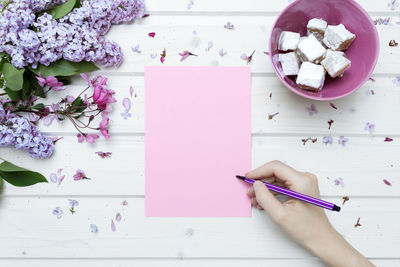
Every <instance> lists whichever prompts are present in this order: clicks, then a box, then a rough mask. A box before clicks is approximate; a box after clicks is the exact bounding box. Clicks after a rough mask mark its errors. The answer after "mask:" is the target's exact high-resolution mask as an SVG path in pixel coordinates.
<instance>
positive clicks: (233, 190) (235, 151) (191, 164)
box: [145, 67, 251, 217]
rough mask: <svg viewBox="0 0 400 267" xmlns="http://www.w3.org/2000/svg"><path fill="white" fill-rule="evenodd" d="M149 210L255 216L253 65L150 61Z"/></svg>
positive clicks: (155, 213)
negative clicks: (250, 191)
mask: <svg viewBox="0 0 400 267" xmlns="http://www.w3.org/2000/svg"><path fill="white" fill-rule="evenodd" d="M145 84H146V130H145V133H146V135H145V141H146V152H145V153H146V157H145V160H146V163H145V164H146V168H145V171H146V216H150V217H169V216H178V217H192V216H198V217H199V216H203V217H232V216H251V205H250V200H249V199H248V197H247V196H246V191H247V188H248V186H246V185H245V184H244V183H243V182H241V181H239V180H238V179H236V178H235V175H237V174H239V175H243V174H244V173H246V172H247V171H249V170H250V168H251V106H250V103H251V96H250V91H251V75H250V68H249V67H146V73H145Z"/></svg>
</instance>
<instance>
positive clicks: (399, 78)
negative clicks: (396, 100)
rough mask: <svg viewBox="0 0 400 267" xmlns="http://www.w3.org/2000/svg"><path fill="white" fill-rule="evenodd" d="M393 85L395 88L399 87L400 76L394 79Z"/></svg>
mask: <svg viewBox="0 0 400 267" xmlns="http://www.w3.org/2000/svg"><path fill="white" fill-rule="evenodd" d="M393 83H394V84H395V85H396V86H400V75H399V76H396V77H394V79H393Z"/></svg>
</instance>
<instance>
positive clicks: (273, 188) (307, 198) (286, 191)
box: [236, 175, 340, 211]
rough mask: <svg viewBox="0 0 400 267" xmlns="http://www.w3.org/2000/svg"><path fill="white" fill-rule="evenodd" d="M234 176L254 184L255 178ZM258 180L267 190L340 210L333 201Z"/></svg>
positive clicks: (329, 208) (328, 208)
mask: <svg viewBox="0 0 400 267" xmlns="http://www.w3.org/2000/svg"><path fill="white" fill-rule="evenodd" d="M236 178H238V179H240V180H243V181H245V182H246V183H249V184H254V182H255V181H256V180H253V179H250V178H247V177H244V176H240V175H236ZM260 182H262V183H263V184H265V186H266V187H267V188H268V189H269V190H271V191H274V192H277V193H279V194H282V195H285V196H289V197H292V198H295V199H298V200H301V201H304V202H307V203H310V204H313V205H316V206H318V207H321V208H325V209H327V210H334V211H340V207H339V206H336V205H335V204H333V203H330V202H327V201H324V200H321V199H318V198H315V197H310V196H307V195H304V194H301V193H298V192H295V191H292V190H289V189H285V188H282V187H280V186H276V185H273V184H269V183H267V182H263V181H260Z"/></svg>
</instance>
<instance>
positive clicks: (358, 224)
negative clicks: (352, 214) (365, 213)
mask: <svg viewBox="0 0 400 267" xmlns="http://www.w3.org/2000/svg"><path fill="white" fill-rule="evenodd" d="M358 226H361V224H360V217H358V219H357V223H356V224H355V225H354V227H355V228H357V227H358Z"/></svg>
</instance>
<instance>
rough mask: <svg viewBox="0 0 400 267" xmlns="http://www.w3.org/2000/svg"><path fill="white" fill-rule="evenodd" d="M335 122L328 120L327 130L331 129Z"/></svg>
mask: <svg viewBox="0 0 400 267" xmlns="http://www.w3.org/2000/svg"><path fill="white" fill-rule="evenodd" d="M334 122H335V121H334V120H329V121H328V125H329V126H328V130H330V129H331V127H332V124H333V123H334Z"/></svg>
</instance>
